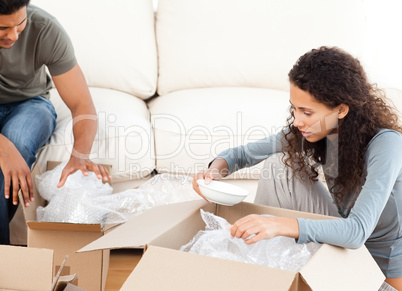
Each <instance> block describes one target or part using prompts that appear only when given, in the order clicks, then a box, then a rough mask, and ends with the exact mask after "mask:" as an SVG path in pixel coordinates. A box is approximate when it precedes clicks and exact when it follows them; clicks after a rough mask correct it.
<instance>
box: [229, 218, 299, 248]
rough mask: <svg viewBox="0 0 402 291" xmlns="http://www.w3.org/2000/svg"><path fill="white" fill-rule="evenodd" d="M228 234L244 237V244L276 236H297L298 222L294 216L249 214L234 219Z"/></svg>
mask: <svg viewBox="0 0 402 291" xmlns="http://www.w3.org/2000/svg"><path fill="white" fill-rule="evenodd" d="M230 234H231V235H232V236H233V237H237V238H242V239H244V240H245V242H246V244H252V243H255V242H257V241H260V240H262V239H270V238H273V237H276V236H288V237H293V238H298V237H299V224H298V222H297V219H296V218H288V217H272V216H262V215H257V214H251V215H248V216H246V217H243V218H241V219H239V220H238V221H236V222H235V223H234V224H233V225H232V227H231V228H230Z"/></svg>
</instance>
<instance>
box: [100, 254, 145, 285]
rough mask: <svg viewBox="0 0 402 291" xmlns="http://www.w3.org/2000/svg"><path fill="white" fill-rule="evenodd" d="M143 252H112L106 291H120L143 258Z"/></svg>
mask: <svg viewBox="0 0 402 291" xmlns="http://www.w3.org/2000/svg"><path fill="white" fill-rule="evenodd" d="M142 252H143V250H138V249H122V250H112V251H111V252H110V263H109V272H108V276H107V279H106V288H105V291H118V290H120V288H121V286H123V283H124V282H125V281H126V279H127V277H128V276H129V275H130V274H131V272H132V271H133V269H134V267H135V266H136V265H137V263H138V261H139V259H140V258H141V254H142Z"/></svg>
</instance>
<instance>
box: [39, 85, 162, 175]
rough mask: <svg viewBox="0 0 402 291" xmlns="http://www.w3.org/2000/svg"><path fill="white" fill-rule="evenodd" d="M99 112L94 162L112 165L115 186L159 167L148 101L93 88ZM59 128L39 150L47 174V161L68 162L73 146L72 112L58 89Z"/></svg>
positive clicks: (54, 99) (55, 99)
mask: <svg viewBox="0 0 402 291" xmlns="http://www.w3.org/2000/svg"><path fill="white" fill-rule="evenodd" d="M90 91H91V95H92V98H93V100H94V103H95V107H96V111H97V113H98V132H97V135H96V137H95V141H94V143H93V147H92V151H91V156H90V157H91V159H92V160H93V161H94V162H96V163H100V164H108V165H112V171H111V174H112V177H113V183H119V182H124V181H128V180H138V179H142V178H144V177H146V176H147V175H149V174H150V172H152V171H153V170H154V168H155V159H154V154H153V153H151V149H152V150H153V132H152V128H151V124H150V117H149V111H148V108H147V106H146V104H145V102H144V101H143V100H141V99H139V98H136V97H134V96H132V95H129V94H126V93H124V92H119V91H116V90H110V89H103V88H90ZM50 100H51V101H52V103H53V104H54V106H55V109H56V112H57V114H58V116H57V127H56V129H55V131H54V133H53V135H52V136H51V138H50V141H49V142H48V143H47V144H46V145H45V146H44V147H43V148H41V150H40V151H39V154H38V164H39V165H40V169H41V171H45V169H46V164H47V161H67V160H68V159H69V157H70V153H71V149H72V146H73V135H72V119H71V114H70V111H69V110H68V108H67V106H66V105H65V104H64V102H63V101H62V99H61V98H60V96H59V94H58V93H57V91H56V90H52V92H51V99H50Z"/></svg>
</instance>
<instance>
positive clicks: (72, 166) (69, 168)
mask: <svg viewBox="0 0 402 291" xmlns="http://www.w3.org/2000/svg"><path fill="white" fill-rule="evenodd" d="M77 170H81V172H82V174H84V176H88V171H90V172H94V173H95V174H96V176H97V177H98V179H103V180H104V181H108V180H110V179H112V177H111V176H110V174H109V172H108V171H107V170H106V169H105V168H104V167H103V166H101V165H98V164H95V163H94V162H92V161H91V160H89V159H80V158H77V157H75V156H73V155H72V156H71V158H70V160H69V161H68V163H67V165H66V166H65V167H64V169H63V171H62V172H61V177H60V181H59V184H58V185H57V187H58V188H60V187H62V186H63V185H64V184H65V183H66V180H67V177H68V176H69V175H71V174H73V173H75V172H76V171H77Z"/></svg>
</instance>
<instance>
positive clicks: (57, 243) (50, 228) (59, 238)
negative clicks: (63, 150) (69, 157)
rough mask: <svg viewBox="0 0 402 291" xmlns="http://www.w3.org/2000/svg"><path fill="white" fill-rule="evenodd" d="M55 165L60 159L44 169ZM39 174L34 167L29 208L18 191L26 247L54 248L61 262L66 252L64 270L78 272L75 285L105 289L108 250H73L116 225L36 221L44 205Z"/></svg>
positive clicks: (57, 267)
mask: <svg viewBox="0 0 402 291" xmlns="http://www.w3.org/2000/svg"><path fill="white" fill-rule="evenodd" d="M58 164H59V162H49V163H48V166H47V169H48V170H51V169H53V168H54V167H55V166H57V165H58ZM106 167H107V166H106ZM40 174H41V173H40V170H39V167H37V166H35V167H34V168H33V170H32V172H31V175H32V182H33V184H34V195H35V201H33V202H31V203H30V206H29V207H25V206H24V203H23V199H22V195H21V194H20V203H21V205H22V206H23V208H22V209H23V213H24V216H25V221H26V224H27V226H28V230H27V231H28V240H27V244H28V247H34V248H46V249H52V250H54V257H55V261H56V262H60V261H62V258H64V256H65V255H68V256H69V259H68V261H67V263H66V265H65V266H64V269H63V270H65V272H67V273H75V274H77V276H78V280H77V286H78V287H80V288H82V289H85V290H88V291H92V290H104V289H105V284H106V278H107V272H108V267H109V256H110V251H109V250H99V251H96V252H91V253H76V251H77V250H79V249H80V248H82V247H83V246H85V245H87V244H89V243H90V242H92V241H94V240H96V239H98V238H99V237H102V236H103V235H104V233H105V232H106V231H108V230H110V229H111V228H112V227H113V226H115V225H103V226H102V225H101V224H77V223H57V222H39V221H37V220H36V208H37V207H38V206H46V200H44V199H43V198H42V197H41V196H40V195H39V193H38V191H37V189H36V183H35V176H36V175H40ZM58 269H59V266H58V265H55V266H54V270H53V272H54V273H55V272H56V270H58Z"/></svg>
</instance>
